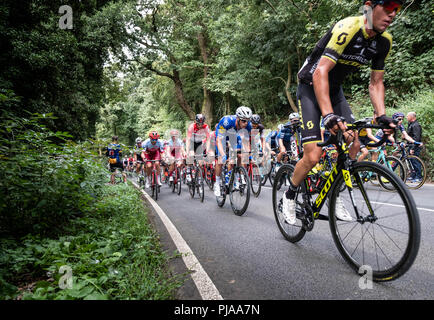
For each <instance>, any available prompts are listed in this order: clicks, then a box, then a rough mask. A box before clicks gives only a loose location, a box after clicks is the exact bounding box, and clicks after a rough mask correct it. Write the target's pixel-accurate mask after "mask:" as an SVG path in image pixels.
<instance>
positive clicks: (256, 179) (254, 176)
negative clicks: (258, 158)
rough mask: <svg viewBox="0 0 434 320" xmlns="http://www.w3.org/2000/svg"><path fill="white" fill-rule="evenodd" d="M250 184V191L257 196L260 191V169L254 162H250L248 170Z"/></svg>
mask: <svg viewBox="0 0 434 320" xmlns="http://www.w3.org/2000/svg"><path fill="white" fill-rule="evenodd" d="M249 179H250V186H251V187H252V193H253V195H254V196H255V198H257V197H258V196H259V194H260V193H261V186H262V181H261V180H262V179H261V170H260V168H259V166H258V165H257V164H256V163H252V171H251V172H250V176H249Z"/></svg>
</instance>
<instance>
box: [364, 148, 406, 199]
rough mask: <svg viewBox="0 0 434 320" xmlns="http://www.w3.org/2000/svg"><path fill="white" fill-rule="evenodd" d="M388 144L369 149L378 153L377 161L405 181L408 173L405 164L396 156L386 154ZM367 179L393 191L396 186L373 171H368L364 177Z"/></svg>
mask: <svg viewBox="0 0 434 320" xmlns="http://www.w3.org/2000/svg"><path fill="white" fill-rule="evenodd" d="M385 150H386V145H385V144H384V145H382V146H380V147H378V148H377V149H369V152H370V153H373V152H376V153H378V158H377V160H376V162H377V163H378V164H381V165H383V166H385V167H386V168H387V169H389V170H390V171H393V172H394V173H395V174H396V175H397V176H398V177H400V178H401V180H402V181H405V180H406V178H407V173H406V170H405V166H404V164H403V163H402V162H401V161H400V160H399V159H398V158H397V157H395V156H391V155H386V153H385ZM363 179H365V180H366V181H368V180H369V181H370V182H371V183H372V184H380V186H381V187H383V188H384V189H386V190H388V191H393V190H394V187H393V186H392V185H390V184H389V182H388V181H387V179H386V178H384V177H383V178H382V179H378V177H377V176H376V175H374V174H372V172H371V173H366V174H365V175H364V177H363Z"/></svg>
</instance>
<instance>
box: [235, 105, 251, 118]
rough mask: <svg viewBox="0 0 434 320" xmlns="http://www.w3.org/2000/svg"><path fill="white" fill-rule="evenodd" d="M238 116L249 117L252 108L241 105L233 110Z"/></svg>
mask: <svg viewBox="0 0 434 320" xmlns="http://www.w3.org/2000/svg"><path fill="white" fill-rule="evenodd" d="M235 114H236V116H237V117H238V118H241V119H250V118H251V117H252V110H251V109H250V108H249V107H245V106H241V107H239V108H238V109H237V111H235Z"/></svg>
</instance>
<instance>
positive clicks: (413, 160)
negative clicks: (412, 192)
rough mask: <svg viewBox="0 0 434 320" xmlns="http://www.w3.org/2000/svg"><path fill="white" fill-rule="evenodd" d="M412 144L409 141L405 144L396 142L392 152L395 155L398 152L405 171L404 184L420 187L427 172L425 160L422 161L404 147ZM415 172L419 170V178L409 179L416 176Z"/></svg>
mask: <svg viewBox="0 0 434 320" xmlns="http://www.w3.org/2000/svg"><path fill="white" fill-rule="evenodd" d="M413 146H414V144H410V143H409V144H407V145H406V144H404V143H400V144H398V146H397V148H396V149H395V150H393V151H392V152H393V154H395V155H399V154H400V156H399V159H400V160H401V161H402V162H403V164H404V168H405V172H406V180H405V184H406V185H407V186H408V187H409V188H410V189H419V188H420V187H422V186H423V184H424V183H425V181H426V179H427V172H426V166H425V162H423V160H422V159H421V158H419V157H418V156H415V155H414V154H410V152H409V151H408V150H407V149H406V148H410V147H413ZM417 172H419V175H420V176H421V177H419V178H420V179H418V180H414V179H411V178H413V177H415V178H418V177H416V175H417Z"/></svg>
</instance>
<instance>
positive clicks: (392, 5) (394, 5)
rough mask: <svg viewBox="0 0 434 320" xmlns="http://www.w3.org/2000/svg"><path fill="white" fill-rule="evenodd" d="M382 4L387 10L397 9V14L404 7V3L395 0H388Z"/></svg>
mask: <svg viewBox="0 0 434 320" xmlns="http://www.w3.org/2000/svg"><path fill="white" fill-rule="evenodd" d="M382 6H383V8H384V9H385V10H386V11H387V12H392V11H396V14H398V13H399V11H401V9H402V4H400V3H399V2H395V1H388V2H386V3H384V4H383V5H382Z"/></svg>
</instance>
